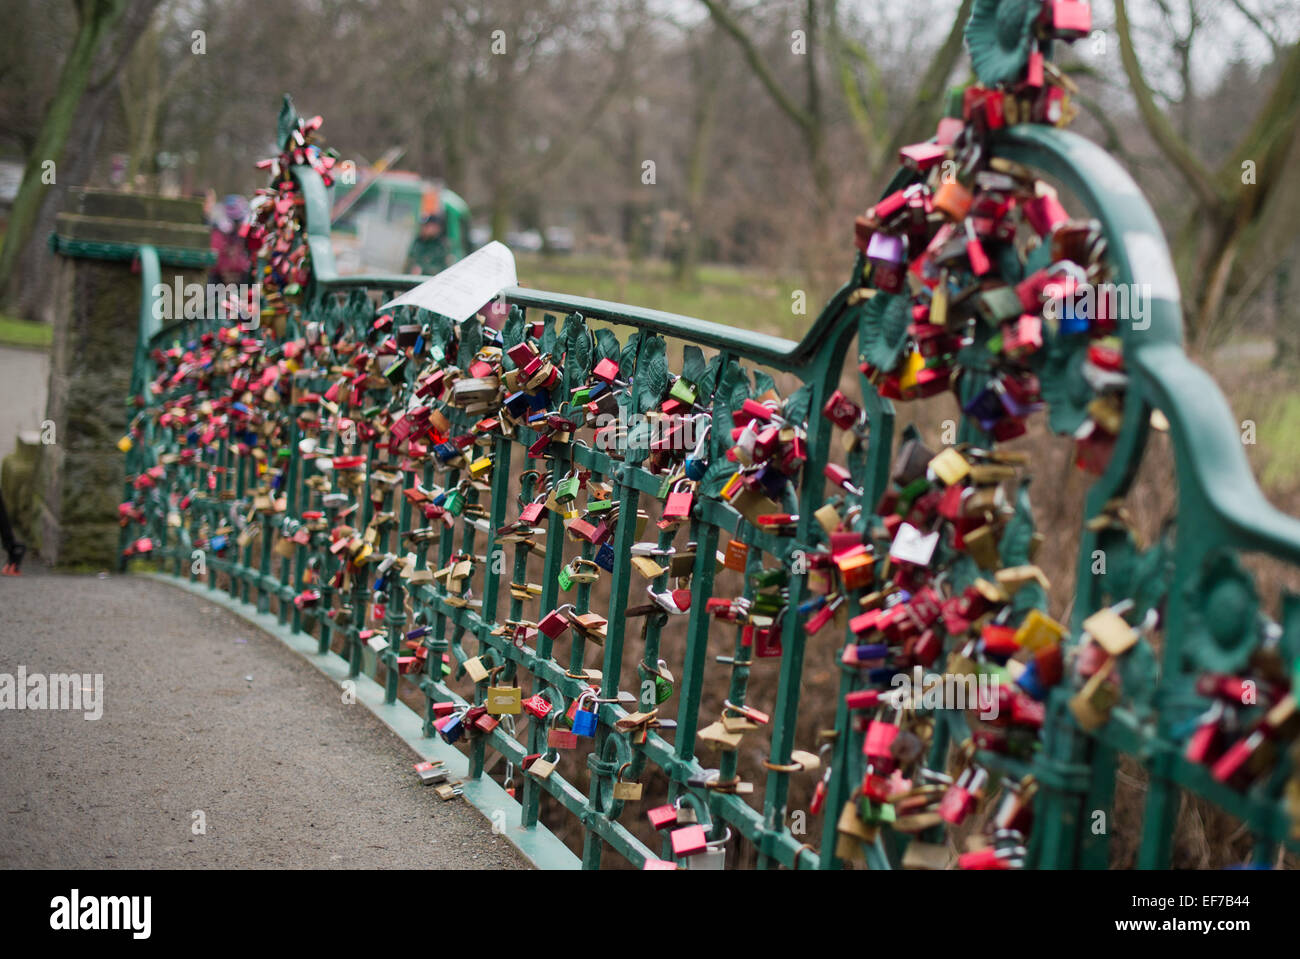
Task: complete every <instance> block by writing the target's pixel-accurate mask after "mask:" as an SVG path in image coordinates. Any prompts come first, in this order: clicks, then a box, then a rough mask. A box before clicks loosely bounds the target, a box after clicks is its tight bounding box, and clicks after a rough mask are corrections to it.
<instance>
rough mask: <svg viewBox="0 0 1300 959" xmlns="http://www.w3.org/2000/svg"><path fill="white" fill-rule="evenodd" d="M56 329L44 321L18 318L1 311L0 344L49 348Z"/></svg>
mask: <svg viewBox="0 0 1300 959" xmlns="http://www.w3.org/2000/svg"><path fill="white" fill-rule="evenodd" d="M53 335H54V330H53V329H52V328H51V327H49V326H47V325H45V324H44V323H32V322H29V321H28V320H17V319H14V318H13V317H12V316H6V315H5V314H3V313H0V346H23V347H28V348H34V349H41V350H48V349H49V348H50V340H51V338H52V337H53Z"/></svg>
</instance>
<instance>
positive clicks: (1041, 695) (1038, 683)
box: [1016, 660, 1047, 703]
mask: <svg viewBox="0 0 1300 959" xmlns="http://www.w3.org/2000/svg"><path fill="white" fill-rule="evenodd" d="M1016 685H1017V686H1019V687H1020V688H1021V690H1023V691H1024V694H1025V695H1026V696H1028V697H1029V698H1030V699H1033V700H1037V701H1038V702H1040V703H1041V702H1042V701H1043V700H1044V699H1046V698H1047V688H1046V687H1045V686H1044V685H1043V682H1042V680H1041V679H1039V678H1038V664H1037V663H1036V662H1034V661H1033V660H1030V661H1029V663H1028V664H1027V665H1026V666H1025V668H1024V670H1022V671H1021V673H1020V675H1019V676H1017V677H1016Z"/></svg>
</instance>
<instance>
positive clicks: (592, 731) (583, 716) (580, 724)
mask: <svg viewBox="0 0 1300 959" xmlns="http://www.w3.org/2000/svg"><path fill="white" fill-rule="evenodd" d="M588 702H589V703H591V709H590V710H587V709H584V708H583V705H584V703H588ZM597 706H598V703H597V702H596V694H595V693H593V692H592V691H591V690H587V691H586V692H584V693H583V694H582V695H581V696H579V697H578V709H577V712H575V713H574V714H573V734H574V735H575V736H583V737H587V738H590V737H592V736H595V735H596V718H597V717H596V709H597Z"/></svg>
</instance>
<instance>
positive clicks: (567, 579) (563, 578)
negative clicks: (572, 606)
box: [555, 566, 573, 593]
mask: <svg viewBox="0 0 1300 959" xmlns="http://www.w3.org/2000/svg"><path fill="white" fill-rule="evenodd" d="M555 581H556V582H557V583H559V584H560V589H562V590H564V591H565V592H566V593H567V592H568V591H569V590H571V589H573V571H572V570H571V569H570V568H569V567H568V566H562V567H560V575H559V576H557V577H556V580H555Z"/></svg>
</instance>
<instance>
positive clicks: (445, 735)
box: [433, 709, 465, 745]
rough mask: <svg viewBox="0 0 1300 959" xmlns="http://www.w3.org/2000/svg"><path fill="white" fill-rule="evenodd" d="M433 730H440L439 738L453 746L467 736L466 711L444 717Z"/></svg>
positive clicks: (435, 724) (458, 711) (434, 725)
mask: <svg viewBox="0 0 1300 959" xmlns="http://www.w3.org/2000/svg"><path fill="white" fill-rule="evenodd" d="M433 728H434V729H436V730H438V738H440V739H441V740H442V741H443V742H444V743H447V744H448V745H451V744H452V743H454V742H455V741H456V740H458V739H460V737H461V736H463V735H464V734H465V711H464V710H463V709H461V710H457V711H456V712H454V713H452V714H451V715H450V716H444V717H442V719H439V720H438V721H437V722H436V723H434V724H433Z"/></svg>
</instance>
